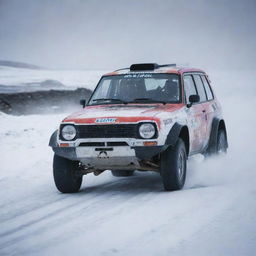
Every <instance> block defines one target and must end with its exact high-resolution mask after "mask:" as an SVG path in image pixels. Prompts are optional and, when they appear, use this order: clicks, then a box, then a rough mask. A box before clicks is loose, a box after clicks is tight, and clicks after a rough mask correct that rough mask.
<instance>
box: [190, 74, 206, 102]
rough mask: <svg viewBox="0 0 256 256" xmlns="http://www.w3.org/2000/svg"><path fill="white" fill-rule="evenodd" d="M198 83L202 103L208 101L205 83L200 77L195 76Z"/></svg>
mask: <svg viewBox="0 0 256 256" xmlns="http://www.w3.org/2000/svg"><path fill="white" fill-rule="evenodd" d="M193 77H194V79H195V83H196V88H197V91H198V95H199V96H200V102H204V101H207V99H206V94H205V89H204V85H203V82H202V80H201V78H200V76H199V75H193Z"/></svg>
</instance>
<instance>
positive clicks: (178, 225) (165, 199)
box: [0, 71, 256, 256]
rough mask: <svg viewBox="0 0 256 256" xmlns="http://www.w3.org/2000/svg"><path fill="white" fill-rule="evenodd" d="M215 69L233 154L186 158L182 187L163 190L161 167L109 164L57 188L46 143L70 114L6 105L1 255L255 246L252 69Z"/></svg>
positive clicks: (255, 93)
mask: <svg viewBox="0 0 256 256" xmlns="http://www.w3.org/2000/svg"><path fill="white" fill-rule="evenodd" d="M33 72H37V71H33ZM209 75H210V77H211V80H212V83H213V86H214V88H215V91H216V92H217V95H218V97H219V98H220V100H221V102H222V105H223V110H224V115H225V118H226V122H227V129H228V134H229V146H230V148H229V153H228V155H227V157H225V158H221V159H211V160H208V161H204V160H203V159H202V157H200V156H197V157H193V159H190V160H189V163H188V177H187V182H186V185H185V188H184V189H183V190H182V191H178V192H171V193H168V192H164V191H163V188H162V184H161V179H160V177H159V175H157V174H155V173H150V172H149V173H139V172H136V174H135V176H133V177H127V178H117V177H112V176H111V173H110V172H105V173H103V174H102V175H100V176H98V177H95V176H93V175H92V174H91V175H87V176H84V181H83V186H82V190H81V192H80V193H78V194H71V195H68V194H65V195H64V194H60V193H59V192H58V191H57V190H56V188H55V186H54V183H53V178H52V156H53V153H52V151H51V149H50V148H49V147H48V145H47V144H48V140H49V137H50V135H51V133H52V132H53V131H54V130H55V129H56V128H57V126H58V123H59V122H60V120H61V119H62V118H64V117H65V116H66V114H67V113H63V114H58V115H34V116H33V115H31V116H18V117H17V116H8V115H5V114H0V124H1V125H0V143H1V148H0V155H1V163H0V187H1V190H0V198H1V199H0V255H90V256H91V255H168V256H169V255H197V256H201V255H202V256H203V255H214V256H216V255H218V256H221V255H223V256H224V255H225V256H227V255H232V256H234V255H239V256H240V255H242V256H245V255H255V252H256V168H255V153H256V150H255V142H256V134H255V127H256V121H255V107H256V106H255V104H256V89H255V86H254V83H255V82H256V77H255V72H252V71H243V72H242V71H239V72H237V71H232V72H230V71H226V72H224V71H223V72H211V71H210V72H209ZM10 79H12V78H10ZM13 79H14V78H13ZM95 79H96V78H95ZM81 82H82V80H81ZM92 82H93V83H92V84H96V82H97V79H96V81H92Z"/></svg>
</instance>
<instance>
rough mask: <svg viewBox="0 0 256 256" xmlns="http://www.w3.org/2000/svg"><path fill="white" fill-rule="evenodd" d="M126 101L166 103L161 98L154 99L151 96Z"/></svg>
mask: <svg viewBox="0 0 256 256" xmlns="http://www.w3.org/2000/svg"><path fill="white" fill-rule="evenodd" d="M128 103H162V104H164V105H165V104H166V102H165V101H163V100H154V99H151V98H137V99H134V100H133V101H129V102H128Z"/></svg>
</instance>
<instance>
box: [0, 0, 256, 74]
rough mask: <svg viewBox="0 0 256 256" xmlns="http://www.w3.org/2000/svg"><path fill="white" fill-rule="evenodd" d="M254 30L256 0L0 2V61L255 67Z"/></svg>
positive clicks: (53, 65) (88, 65)
mask: <svg viewBox="0 0 256 256" xmlns="http://www.w3.org/2000/svg"><path fill="white" fill-rule="evenodd" d="M255 27H256V0H240V1H237V0H233V1H231V0H229V1H225V0H215V1H212V0H208V1H206V0H205V1H203V0H195V1H193V0H188V1H184V0H179V1H178V0H175V1H172V0H125V1H124V0H106V1H104V0H0V59H2V60H16V61H22V62H28V63H31V64H37V65H41V66H45V67H49V68H73V69H75V68H89V69H97V68H101V69H113V68H119V67H125V66H129V65H130V64H131V63H136V62H158V63H175V62H178V63H189V64H190V65H191V66H196V67H201V68H208V67H210V68H216V67H220V68H226V67H230V68H248V67H250V65H253V66H255V62H256V28H255Z"/></svg>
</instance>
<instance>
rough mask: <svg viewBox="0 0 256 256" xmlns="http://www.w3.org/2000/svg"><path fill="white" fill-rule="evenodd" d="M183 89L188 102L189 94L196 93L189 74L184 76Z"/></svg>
mask: <svg viewBox="0 0 256 256" xmlns="http://www.w3.org/2000/svg"><path fill="white" fill-rule="evenodd" d="M184 90H185V95H186V102H187V103H189V96H190V95H194V94H197V92H196V88H195V84H194V81H193V78H192V76H191V75H185V76H184Z"/></svg>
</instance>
